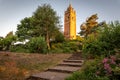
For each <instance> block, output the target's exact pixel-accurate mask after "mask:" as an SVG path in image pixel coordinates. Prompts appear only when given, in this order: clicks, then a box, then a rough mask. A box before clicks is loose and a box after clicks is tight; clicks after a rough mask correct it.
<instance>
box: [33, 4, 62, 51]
mask: <svg viewBox="0 0 120 80" xmlns="http://www.w3.org/2000/svg"><path fill="white" fill-rule="evenodd" d="M33 18H34V21H33V25H34V29H35V31H34V34H36V35H38V36H40V35H41V36H45V40H46V42H47V46H48V49H50V39H51V38H52V37H54V35H55V34H57V33H56V32H57V31H58V30H59V29H60V21H59V19H60V18H59V16H57V13H56V11H54V10H53V9H52V8H51V6H50V5H46V4H44V5H43V6H38V8H37V10H36V11H35V12H34V15H33Z"/></svg>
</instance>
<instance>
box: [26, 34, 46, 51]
mask: <svg viewBox="0 0 120 80" xmlns="http://www.w3.org/2000/svg"><path fill="white" fill-rule="evenodd" d="M27 45H28V49H29V51H30V52H31V53H47V43H46V42H45V38H44V37H41V36H40V37H36V38H32V39H31V40H30V41H29V42H28V43H27Z"/></svg>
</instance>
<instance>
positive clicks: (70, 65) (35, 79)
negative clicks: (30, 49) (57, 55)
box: [27, 53, 84, 80]
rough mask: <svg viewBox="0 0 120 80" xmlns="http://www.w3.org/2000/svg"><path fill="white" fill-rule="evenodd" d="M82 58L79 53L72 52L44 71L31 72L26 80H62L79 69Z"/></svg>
mask: <svg viewBox="0 0 120 80" xmlns="http://www.w3.org/2000/svg"><path fill="white" fill-rule="evenodd" d="M83 62H84V61H83V60H82V58H81V54H80V53H74V54H73V55H72V56H71V57H70V58H68V59H66V60H64V61H63V62H61V63H60V64H58V65H57V66H55V67H53V68H49V69H48V70H46V71H45V72H41V73H37V74H33V75H31V76H30V78H29V79H27V80H64V79H65V78H66V77H68V76H70V75H71V73H73V72H75V71H78V70H80V68H81V66H82V64H83Z"/></svg>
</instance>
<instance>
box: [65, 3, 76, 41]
mask: <svg viewBox="0 0 120 80" xmlns="http://www.w3.org/2000/svg"><path fill="white" fill-rule="evenodd" d="M64 36H65V38H66V39H70V40H73V39H76V12H75V10H74V9H73V8H72V5H71V4H70V5H69V7H68V8H67V10H66V11H65V14H64Z"/></svg>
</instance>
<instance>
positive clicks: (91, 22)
mask: <svg viewBox="0 0 120 80" xmlns="http://www.w3.org/2000/svg"><path fill="white" fill-rule="evenodd" d="M97 19H98V17H97V14H94V15H92V16H90V17H89V18H88V19H87V20H86V22H85V23H83V24H82V25H81V26H80V28H81V32H80V34H81V35H83V36H85V37H87V36H88V35H89V34H91V33H93V32H94V33H95V30H94V31H92V29H93V28H95V27H96V26H97V25H98V22H97V21H96V20H97Z"/></svg>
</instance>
